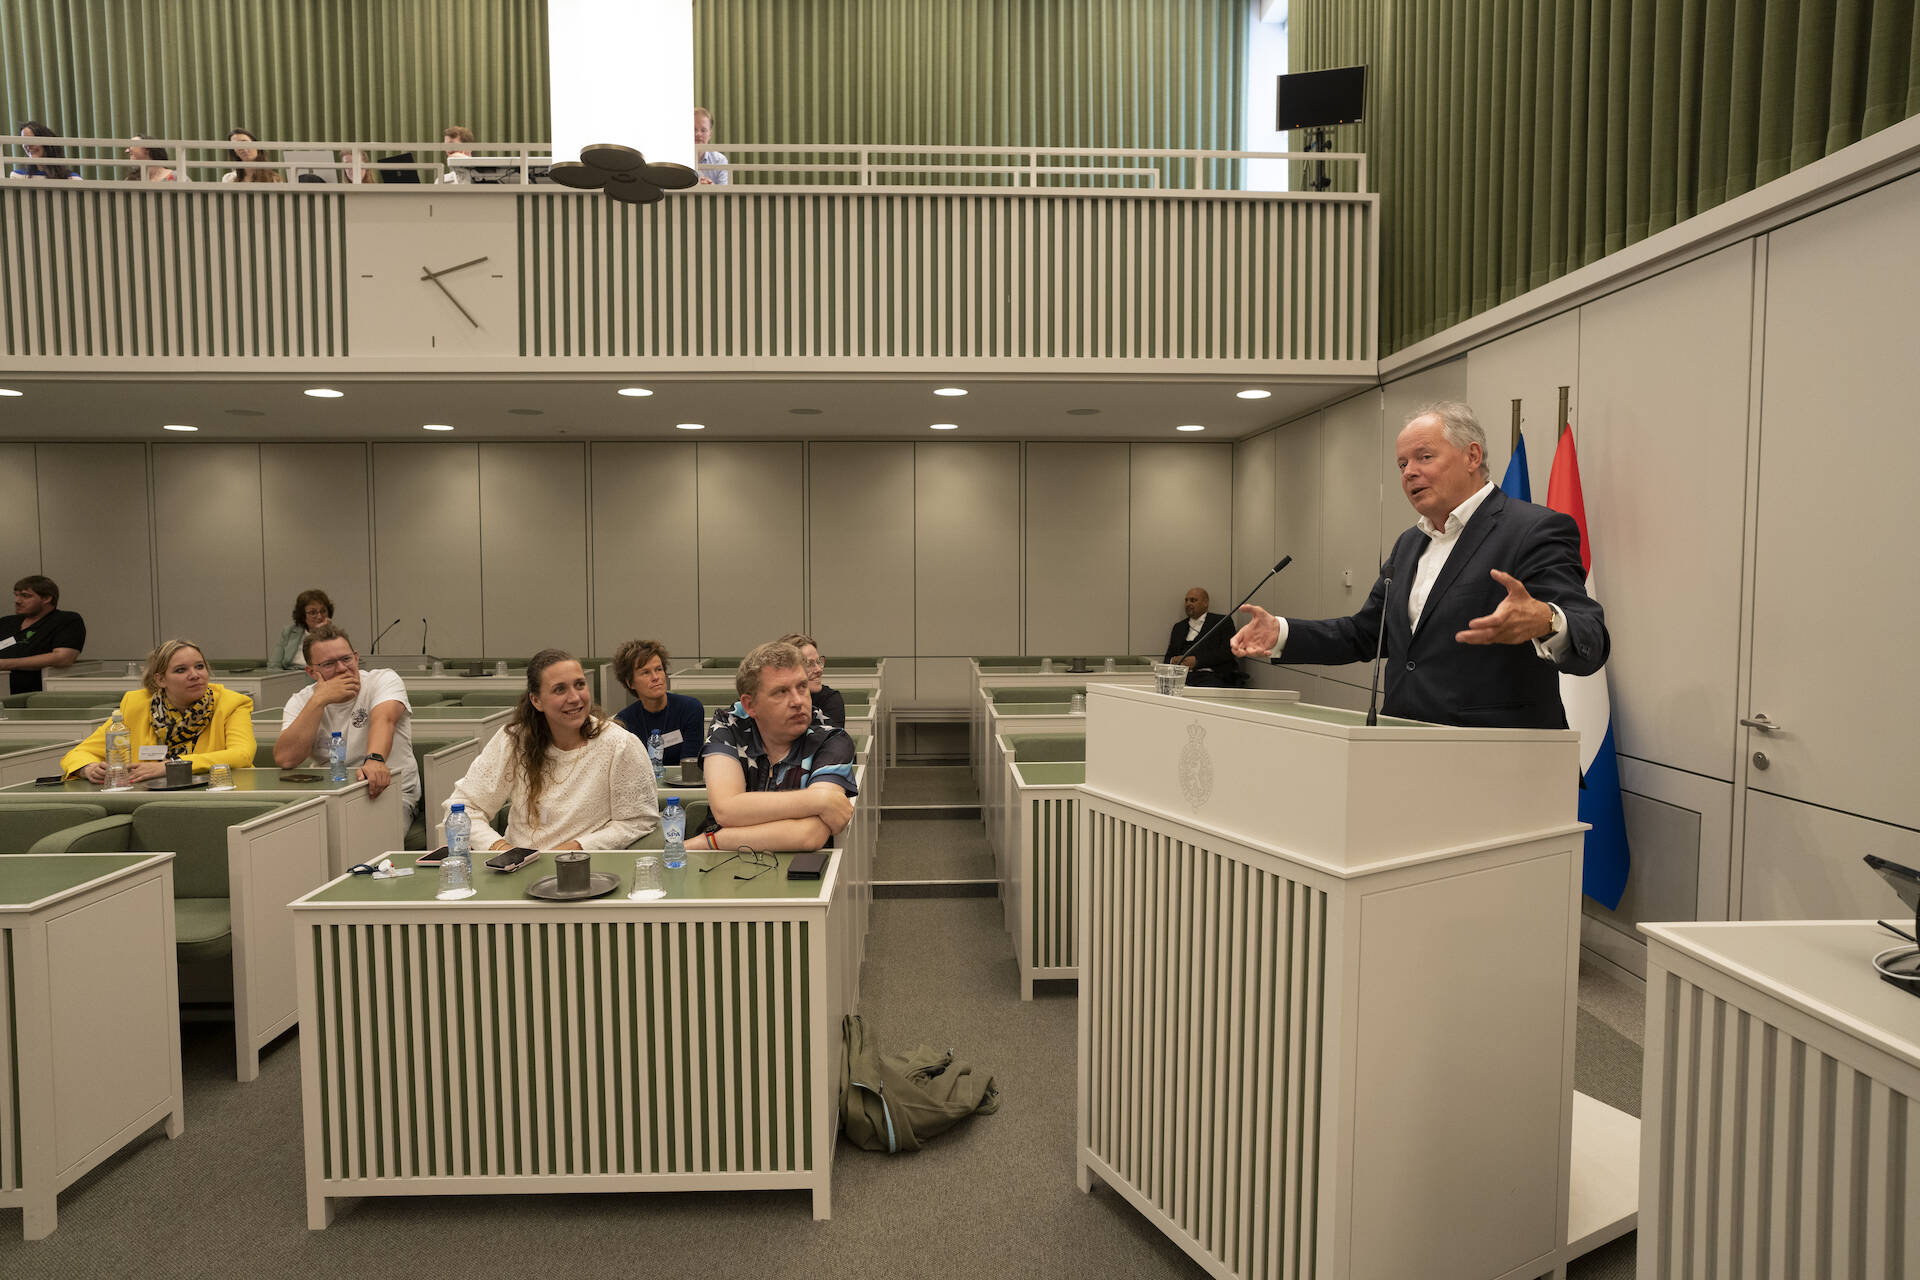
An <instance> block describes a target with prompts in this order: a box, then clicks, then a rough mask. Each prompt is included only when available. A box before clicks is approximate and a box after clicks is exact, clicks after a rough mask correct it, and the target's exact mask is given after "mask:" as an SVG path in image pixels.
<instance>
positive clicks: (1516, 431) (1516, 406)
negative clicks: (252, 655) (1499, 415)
mask: <svg viewBox="0 0 1920 1280" xmlns="http://www.w3.org/2000/svg"><path fill="white" fill-rule="evenodd" d="M1519 447H1520V400H1519V398H1518V397H1515V399H1514V402H1513V439H1511V440H1509V441H1508V442H1507V452H1508V453H1512V452H1513V451H1514V450H1515V449H1518V448H1519Z"/></svg>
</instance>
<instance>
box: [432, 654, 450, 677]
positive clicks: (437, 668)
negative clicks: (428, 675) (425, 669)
mask: <svg viewBox="0 0 1920 1280" xmlns="http://www.w3.org/2000/svg"><path fill="white" fill-rule="evenodd" d="M433 674H435V675H437V676H443V675H445V674H447V664H446V663H444V662H442V661H440V659H438V658H435V659H434V660H433Z"/></svg>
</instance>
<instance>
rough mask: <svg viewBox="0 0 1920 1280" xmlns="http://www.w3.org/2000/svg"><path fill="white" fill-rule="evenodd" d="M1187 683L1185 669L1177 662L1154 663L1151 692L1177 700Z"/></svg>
mask: <svg viewBox="0 0 1920 1280" xmlns="http://www.w3.org/2000/svg"><path fill="white" fill-rule="evenodd" d="M1186 683H1187V668H1186V666H1185V665H1184V664H1183V663H1178V662H1156V663H1154V664H1153V691H1154V692H1155V693H1164V694H1166V695H1167V696H1168V697H1172V698H1177V697H1179V696H1180V690H1181V689H1182V688H1183V687H1185V685H1186Z"/></svg>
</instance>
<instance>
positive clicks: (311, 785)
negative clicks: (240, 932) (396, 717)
mask: <svg viewBox="0 0 1920 1280" xmlns="http://www.w3.org/2000/svg"><path fill="white" fill-rule="evenodd" d="M289 773H313V774H318V775H319V778H318V779H317V780H316V781H314V782H289V781H287V780H286V775H287V774H289ZM206 776H207V775H206V774H204V773H201V774H196V775H194V778H195V781H205V780H206ZM359 785H360V783H359V781H358V780H357V779H351V778H350V779H349V780H348V781H346V782H338V783H336V782H328V781H327V770H326V766H325V765H320V766H316V767H313V768H306V769H235V770H234V771H233V790H231V791H210V790H208V789H207V788H206V787H195V788H193V789H191V790H182V791H149V790H148V789H147V788H146V787H145V786H138V787H132V788H129V789H128V790H125V791H108V790H107V789H106V788H105V787H103V786H101V785H100V784H99V783H97V782H88V781H87V780H86V779H85V778H68V779H67V780H66V781H65V782H63V783H61V784H60V785H59V786H57V787H37V786H35V785H34V784H33V783H31V782H16V783H14V784H13V785H12V786H10V787H0V797H4V796H22V795H24V796H31V797H32V798H33V799H36V800H50V799H57V798H60V797H70V796H83V797H85V798H87V799H89V800H116V799H120V798H122V797H125V798H129V799H131V798H136V797H137V798H139V799H143V800H151V799H154V798H156V797H159V796H185V797H188V798H190V799H194V800H218V799H220V798H221V797H222V796H245V795H247V794H249V793H253V792H262V791H267V792H278V793H281V794H285V793H288V792H292V793H295V794H298V795H312V796H318V795H325V794H327V793H328V792H330V791H346V790H348V789H349V788H352V787H357V786H359Z"/></svg>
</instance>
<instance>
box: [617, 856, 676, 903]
mask: <svg viewBox="0 0 1920 1280" xmlns="http://www.w3.org/2000/svg"><path fill="white" fill-rule="evenodd" d="M666 896H667V873H666V872H665V871H664V870H663V869H662V868H661V866H660V859H658V858H656V857H654V856H652V855H651V854H649V855H647V856H645V857H641V858H635V859H634V860H633V888H631V889H629V890H628V891H627V897H628V898H630V899H632V900H633V901H635V902H639V901H642V900H644V899H647V898H664V897H666Z"/></svg>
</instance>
